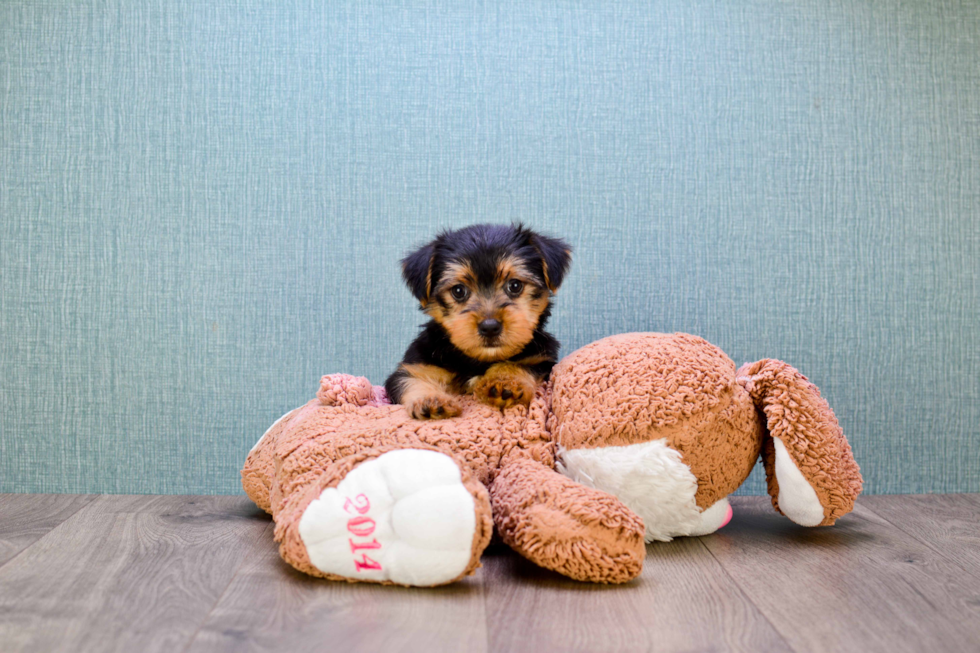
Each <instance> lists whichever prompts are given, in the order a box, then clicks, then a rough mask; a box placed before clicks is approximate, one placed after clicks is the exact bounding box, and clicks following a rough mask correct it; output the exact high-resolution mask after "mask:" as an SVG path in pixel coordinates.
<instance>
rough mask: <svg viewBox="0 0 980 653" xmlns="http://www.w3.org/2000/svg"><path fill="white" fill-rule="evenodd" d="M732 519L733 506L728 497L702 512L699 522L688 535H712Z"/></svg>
mask: <svg viewBox="0 0 980 653" xmlns="http://www.w3.org/2000/svg"><path fill="white" fill-rule="evenodd" d="M731 520H732V506H731V504H729V503H728V497H725V498H724V499H720V500H718V501H715V502H714V503H713V504H711V506H709V507H708V509H707V510H704V511H702V512H701V514H700V515H699V518H698V523H697V525H696V526H694V528H692V529H691V532H690V533H688V535H690V536H692V537H698V536H700V535H710V534H712V533H714V532H715V531H717V530H718V529H719V528H721V527H723V526H725V525H726V524H727V523H728V522H730V521H731Z"/></svg>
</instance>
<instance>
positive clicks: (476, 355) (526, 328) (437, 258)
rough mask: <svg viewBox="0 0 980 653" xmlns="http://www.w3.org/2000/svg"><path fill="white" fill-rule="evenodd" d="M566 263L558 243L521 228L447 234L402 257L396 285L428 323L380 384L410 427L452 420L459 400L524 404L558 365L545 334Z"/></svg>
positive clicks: (472, 228)
mask: <svg viewBox="0 0 980 653" xmlns="http://www.w3.org/2000/svg"><path fill="white" fill-rule="evenodd" d="M570 261H571V248H569V246H568V245H567V244H565V243H564V242H563V241H561V240H559V239H557V238H549V237H547V236H542V235H540V234H537V233H535V232H533V231H531V230H530V229H527V228H525V227H524V226H523V225H519V224H518V225H513V226H504V225H473V226H470V227H466V228H464V229H459V230H458V231H445V232H443V233H441V234H439V236H438V237H437V238H436V239H435V240H433V241H432V242H431V243H429V244H428V245H426V246H424V247H422V248H421V249H419V250H418V251H416V252H414V253H412V254H410V255H408V256H407V257H405V258H404V259H403V260H402V276H403V277H404V278H405V282H406V283H407V284H408V287H409V288H410V289H411V291H412V294H413V295H414V296H415V298H416V299H418V300H419V302H420V304H421V307H420V308H421V310H422V311H423V312H424V313H426V314H427V315H428V316H429V317H430V318H432V319H431V320H430V321H429V322H427V323H426V324H425V325H423V327H422V332H421V333H420V334H419V336H418V337H417V338H416V339H415V340H414V341H413V342H412V344H411V345H410V346H409V348H408V350H407V351H406V352H405V357H404V359H403V360H402V362H401V364H399V366H398V369H397V370H395V372H394V373H393V374H392V375H391V376H390V377H388V380H387V381H386V382H385V389H386V390H387V392H388V397H389V398H390V399H391V401H392V402H394V403H400V404H402V405H404V406H405V407H406V408H408V410H409V412H410V413H411V414H412V416H413V417H415V418H418V419H440V418H444V417H453V416H455V415H458V414H459V412H460V409H459V404H458V403H457V401H456V399H455V398H454V395H460V394H467V393H468V394H472V395H473V396H475V397H476V398H477V399H479V400H481V401H483V402H485V403H487V404H490V405H492V406H496V407H498V408H501V409H504V408H507V407H509V406H513V405H516V404H524V405H527V404H529V403H530V401H531V398H532V397H533V395H534V391H535V386H536V385H537V384H538V383H540V382H541V381H542V380H544V379H546V378H547V377H548V374H549V373H550V372H551V368H552V367H553V366H554V365H555V362H556V361H557V358H558V347H559V344H558V341H557V340H555V339H554V338H553V337H552V336H551V334H549V333H547V332H546V331H545V330H544V326H545V323H546V322H547V320H548V317H549V315H550V314H551V303H550V302H551V295H552V293H554V292H555V291H557V290H558V287H559V286H560V285H561V282H562V278H563V277H564V276H565V272H566V271H567V269H568V265H569V263H570ZM494 322H496V324H495V323H494ZM481 324H482V326H481ZM498 328H499V334H496V335H494V334H493V331H494V330H495V329H498Z"/></svg>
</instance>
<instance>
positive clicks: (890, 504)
mask: <svg viewBox="0 0 980 653" xmlns="http://www.w3.org/2000/svg"><path fill="white" fill-rule="evenodd" d="M861 505H862V506H864V507H865V508H867V509H870V510H871V511H873V512H874V513H876V514H877V515H878V516H879V517H882V518H884V519H886V520H888V521H889V522H890V523H891V524H892V525H893V526H895V527H896V528H898V529H901V530H902V531H904V532H905V533H906V534H907V535H910V536H912V537H914V538H915V539H917V540H919V541H920V542H922V543H923V544H925V545H926V546H928V547H929V548H931V549H933V550H934V551H936V552H938V553H939V554H940V555H942V556H944V557H946V558H947V559H949V560H950V561H952V562H954V563H956V564H958V565H959V566H960V568H961V569H963V570H964V571H966V572H967V573H970V574H972V575H974V576H975V577H977V578H980V495H977V494H923V495H883V496H871V497H864V498H863V499H861Z"/></svg>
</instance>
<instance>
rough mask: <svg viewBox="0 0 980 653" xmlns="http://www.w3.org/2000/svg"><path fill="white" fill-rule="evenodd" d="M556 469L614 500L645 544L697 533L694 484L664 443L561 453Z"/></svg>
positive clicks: (678, 457) (698, 517)
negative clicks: (637, 523) (630, 515)
mask: <svg viewBox="0 0 980 653" xmlns="http://www.w3.org/2000/svg"><path fill="white" fill-rule="evenodd" d="M557 468H558V471H559V472H561V473H562V474H564V475H565V476H567V477H569V478H570V479H572V480H574V481H578V482H579V483H581V484H582V485H587V486H589V487H593V488H596V489H597V490H602V491H603V492H608V493H610V494H612V495H614V496H615V497H616V498H617V499H619V500H620V501H622V502H623V503H624V504H625V505H626V506H627V507H628V508H629V509H630V510H632V511H633V512H635V513H636V514H637V515H639V516H640V517H642V518H643V523H644V525H645V526H646V541H647V542H651V541H654V540H659V541H661V542H669V541H670V540H671V538H673V537H677V536H679V535H691V534H694V533H698V534H700V531H701V530H702V524H701V521H702V517H701V516H702V512H701V509H700V508H698V505H697V503H696V502H695V500H694V495H695V493H696V492H697V490H698V481H697V479H696V478H695V477H694V474H692V473H691V469H690V468H689V467H688V466H687V465H685V464H684V463H683V461H682V460H681V454H680V453H679V452H678V451H676V450H675V449H672V448H670V447H669V446H667V440H666V439H665V438H662V439H660V440H653V441H652V442H642V443H640V444H631V445H626V446H623V447H602V448H599V449H563V448H562V449H560V450H559V461H558V465H557ZM726 508H727V503H726ZM716 527H717V526H716ZM712 530H713V529H712Z"/></svg>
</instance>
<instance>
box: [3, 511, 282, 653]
mask: <svg viewBox="0 0 980 653" xmlns="http://www.w3.org/2000/svg"><path fill="white" fill-rule="evenodd" d="M268 523H269V522H268V518H267V517H266V516H265V515H264V513H261V511H259V510H258V509H257V508H255V507H254V506H253V505H252V504H251V502H250V501H248V500H247V499H245V498H244V497H176V496H137V497H120V496H103V497H100V498H98V499H97V500H95V501H92V502H90V503H89V504H88V505H87V506H85V507H83V508H82V509H81V510H79V511H78V512H76V513H75V514H74V515H73V516H72V517H71V518H69V519H67V520H66V521H64V522H63V523H62V524H61V525H59V526H58V527H56V528H55V529H53V530H52V531H51V532H50V533H48V534H47V535H46V536H45V537H43V538H41V539H39V540H38V541H37V542H35V543H34V544H33V545H31V546H30V547H28V548H27V549H26V550H24V551H23V552H22V553H21V554H20V555H18V556H17V557H16V558H15V559H13V560H11V561H10V562H9V563H8V564H6V565H4V566H3V567H0V642H3V647H4V650H5V651H7V650H16V651H173V650H180V649H181V648H183V647H184V646H186V644H187V643H188V642H189V641H190V639H191V637H192V636H193V634H194V633H195V632H196V631H197V629H198V627H199V626H200V624H201V623H202V622H203V621H204V620H205V618H206V616H207V614H208V612H209V610H210V609H211V608H212V606H213V605H214V604H215V602H216V601H217V599H218V598H219V597H220V595H221V594H222V592H223V591H224V590H225V588H226V587H227V585H228V583H229V582H230V581H231V579H232V578H233V577H234V574H235V571H236V570H237V568H238V567H239V566H240V564H241V559H242V558H243V557H244V556H245V554H246V552H247V551H248V550H249V549H250V548H251V547H252V546H253V545H254V544H255V542H256V541H257V539H258V538H259V537H262V536H263V535H264V534H265V531H266V529H267V526H268Z"/></svg>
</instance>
